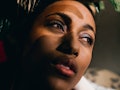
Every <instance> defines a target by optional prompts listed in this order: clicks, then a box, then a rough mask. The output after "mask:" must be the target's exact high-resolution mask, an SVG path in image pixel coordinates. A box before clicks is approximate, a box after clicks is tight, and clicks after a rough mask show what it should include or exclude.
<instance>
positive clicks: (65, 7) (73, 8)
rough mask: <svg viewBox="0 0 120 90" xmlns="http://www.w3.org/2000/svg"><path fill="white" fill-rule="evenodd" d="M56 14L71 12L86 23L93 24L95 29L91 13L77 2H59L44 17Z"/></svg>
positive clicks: (46, 10)
mask: <svg viewBox="0 0 120 90" xmlns="http://www.w3.org/2000/svg"><path fill="white" fill-rule="evenodd" d="M56 12H62V13H66V12H70V13H73V14H74V15H76V16H77V17H79V18H80V19H84V20H85V21H86V22H88V23H91V24H92V25H94V27H95V22H94V19H93V16H92V14H91V12H90V11H89V10H88V9H87V7H86V6H84V5H83V4H82V3H80V2H78V1H75V0H59V1H56V2H54V3H52V4H51V5H49V6H48V7H47V8H46V9H45V11H44V15H46V14H52V13H56Z"/></svg>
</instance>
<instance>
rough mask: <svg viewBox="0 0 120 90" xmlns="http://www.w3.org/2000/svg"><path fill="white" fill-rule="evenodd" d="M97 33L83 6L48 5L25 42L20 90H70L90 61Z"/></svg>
mask: <svg viewBox="0 0 120 90" xmlns="http://www.w3.org/2000/svg"><path fill="white" fill-rule="evenodd" d="M56 7H57V8H56ZM95 32H96V27H95V22H94V19H93V16H92V15H91V13H90V11H89V10H88V9H87V8H86V7H85V6H84V5H82V4H81V3H80V2H77V1H71V0H61V1H57V2H55V3H53V4H51V5H49V6H48V7H47V8H46V9H45V10H44V11H43V12H42V13H41V14H39V15H38V17H37V19H36V20H35V22H34V24H33V27H32V29H31V31H30V35H29V38H28V40H27V41H26V45H25V47H26V49H25V50H24V52H23V56H22V65H21V66H22V70H23V72H22V75H21V77H20V82H19V88H20V89H19V90H24V89H25V90H28V89H29V90H42V89H41V88H43V90H71V89H72V88H73V87H74V86H75V85H76V83H77V82H78V81H79V80H80V78H81V77H82V75H83V74H84V72H85V70H86V69H87V67H88V65H89V63H90V61H91V57H92V50H93V46H94V41H95ZM24 84H25V85H24ZM23 87H24V88H23ZM28 87H29V88H28ZM16 90H17V89H16Z"/></svg>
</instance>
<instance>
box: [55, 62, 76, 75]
mask: <svg viewBox="0 0 120 90" xmlns="http://www.w3.org/2000/svg"><path fill="white" fill-rule="evenodd" d="M55 67H56V69H57V70H58V72H59V73H61V74H62V75H65V76H68V77H72V76H74V72H73V70H71V69H68V68H66V67H65V66H63V65H61V64H57V65H55Z"/></svg>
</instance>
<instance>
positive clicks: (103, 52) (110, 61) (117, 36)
mask: <svg viewBox="0 0 120 90" xmlns="http://www.w3.org/2000/svg"><path fill="white" fill-rule="evenodd" d="M104 2H105V10H102V11H101V12H100V13H99V15H98V16H97V35H96V43H95V47H94V52H93V59H92V63H91V65H90V67H95V68H105V69H109V70H111V71H114V72H116V73H118V74H120V12H116V11H115V10H114V8H113V6H112V4H111V3H110V2H109V0H104Z"/></svg>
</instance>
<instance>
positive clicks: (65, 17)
mask: <svg viewBox="0 0 120 90" xmlns="http://www.w3.org/2000/svg"><path fill="white" fill-rule="evenodd" d="M52 15H58V16H60V17H62V18H63V20H65V24H66V25H70V23H71V22H72V20H71V18H70V17H69V16H68V15H66V14H64V13H58V12H56V13H52V14H49V15H47V16H46V17H49V16H52ZM83 28H85V29H87V30H91V31H92V32H94V33H95V30H94V29H93V27H92V26H91V25H89V24H85V25H83Z"/></svg>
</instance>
